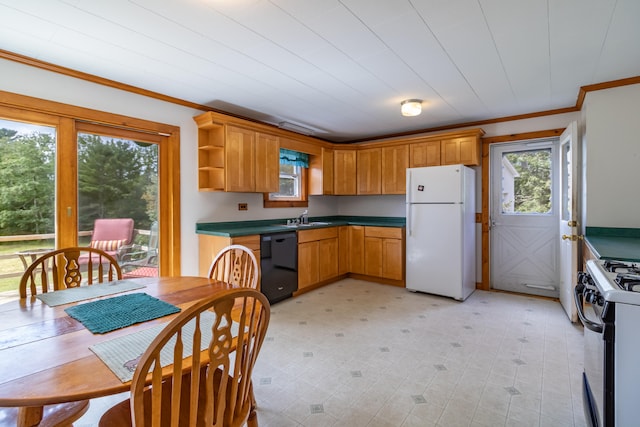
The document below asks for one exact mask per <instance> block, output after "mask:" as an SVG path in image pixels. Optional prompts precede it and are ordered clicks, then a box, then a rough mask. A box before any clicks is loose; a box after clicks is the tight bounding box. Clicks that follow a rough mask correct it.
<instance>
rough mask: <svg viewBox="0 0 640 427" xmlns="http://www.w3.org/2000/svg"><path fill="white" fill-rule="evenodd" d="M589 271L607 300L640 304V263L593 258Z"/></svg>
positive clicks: (589, 262)
mask: <svg viewBox="0 0 640 427" xmlns="http://www.w3.org/2000/svg"><path fill="white" fill-rule="evenodd" d="M587 271H588V272H589V274H590V275H591V277H592V278H593V281H594V284H595V286H596V287H597V288H598V291H599V292H600V294H601V295H602V297H603V298H604V300H605V301H610V302H617V303H622V304H632V305H640V263H634V262H629V261H613V260H591V261H587Z"/></svg>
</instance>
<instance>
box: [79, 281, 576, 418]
mask: <svg viewBox="0 0 640 427" xmlns="http://www.w3.org/2000/svg"><path fill="white" fill-rule="evenodd" d="M581 372H582V328H581V327H580V326H576V325H572V324H571V323H570V322H569V320H568V319H567V317H566V315H565V314H564V312H563V311H562V308H561V307H560V305H559V304H558V303H556V302H553V301H549V300H543V299H538V298H533V297H527V296H518V295H511V294H505V293H497V292H483V291H476V292H474V293H473V294H472V295H471V296H470V297H469V298H468V299H467V300H466V301H465V302H463V303H460V302H457V301H454V300H451V299H448V298H442V297H437V296H431V295H426V294H419V293H417V294H416V293H411V292H408V291H406V290H405V289H400V288H396V287H392V286H385V285H378V284H375V283H369V282H363V281H358V280H353V279H346V280H343V281H340V282H338V283H334V284H332V285H329V286H326V287H324V288H321V289H317V290H315V291H312V292H309V293H307V294H304V295H302V296H299V297H297V298H294V299H289V300H286V301H283V302H281V303H278V304H274V305H273V307H272V317H271V324H270V326H269V333H268V336H267V339H266V341H265V343H264V346H263V348H262V351H261V353H260V357H259V359H258V362H257V365H256V368H255V371H254V375H253V380H254V387H255V393H256V398H257V401H258V406H259V409H258V420H259V424H260V426H262V427H287V426H348V427H357V426H374V427H378V426H380V427H381V426H407V427H408V426H416V427H417V426H420V427H428V426H441V427H455V426H491V427H493V426H540V427H543V426H544V427H547V426H563V427H564V426H584V425H585V422H584V417H583V412H582V399H581V394H580V393H581V390H580V378H581ZM125 397H126V395H121V396H117V397H112V398H104V399H96V400H94V401H92V406H91V408H90V410H89V412H88V413H87V414H86V415H85V416H84V417H83V418H82V419H80V420H79V421H78V422H77V423H76V424H75V425H76V427H93V426H95V425H97V420H98V419H99V417H100V414H101V413H102V412H103V411H104V410H105V409H106V408H108V407H109V406H110V405H111V404H113V403H115V402H116V401H119V400H121V399H123V398H125Z"/></svg>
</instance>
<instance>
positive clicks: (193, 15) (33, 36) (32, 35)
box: [0, 0, 640, 141]
mask: <svg viewBox="0 0 640 427" xmlns="http://www.w3.org/2000/svg"><path fill="white" fill-rule="evenodd" d="M0 17H2V26H1V27H0V48H1V49H4V50H8V51H11V52H14V53H19V54H22V55H26V56H29V57H32V58H36V59H39V60H42V61H46V62H50V63H53V64H56V65H60V66H64V67H68V68H71V69H75V70H79V71H83V72H85V73H89V74H94V75H96V76H100V77H103V78H107V79H111V80H115V81H118V82H121V83H126V84H129V85H133V86H137V87H140V88H143V89H146V90H150V91H154V92H158V93H162V94H165V95H169V96H172V97H176V98H179V99H183V100H186V101H190V102H193V103H197V104H202V105H207V106H210V107H212V108H214V109H217V110H222V111H227V112H230V113H233V114H239V115H242V116H245V117H250V118H253V119H257V120H261V121H265V122H268V123H274V124H277V123H279V122H282V121H288V122H291V123H295V124H300V125H303V126H306V127H308V128H311V129H313V130H314V131H315V136H318V137H320V138H324V139H327V140H331V141H349V140H354V139H362V138H368V137H372V136H380V135H388V134H394V133H401V132H409V131H415V130H419V129H428V128H433V127H438V126H445V125H451V124H456V123H467V122H472V121H478V120H485V119H492V118H498V117H505V116H511V115H520V114H526V113H532V112H539V111H546V110H553V109H557V108H565V107H573V106H575V105H576V99H577V96H578V92H579V89H580V87H581V86H584V85H590V84H594V83H600V82H606V81H611V80H617V79H621V78H626V77H633V76H638V75H640V50H639V49H640V25H639V22H640V1H639V0H91V1H87V0H0ZM407 98H420V99H424V101H425V102H424V108H423V114H422V115H421V116H418V117H402V116H401V115H400V112H399V109H400V108H399V107H400V102H401V101H402V100H403V99H407Z"/></svg>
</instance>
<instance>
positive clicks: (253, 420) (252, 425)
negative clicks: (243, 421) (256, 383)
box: [247, 381, 258, 427]
mask: <svg viewBox="0 0 640 427" xmlns="http://www.w3.org/2000/svg"><path fill="white" fill-rule="evenodd" d="M249 387H250V389H249V394H251V411H250V412H249V418H248V419H247V427H258V413H257V412H256V408H257V407H258V403H257V402H256V395H255V394H254V393H253V381H251V384H250V385H249Z"/></svg>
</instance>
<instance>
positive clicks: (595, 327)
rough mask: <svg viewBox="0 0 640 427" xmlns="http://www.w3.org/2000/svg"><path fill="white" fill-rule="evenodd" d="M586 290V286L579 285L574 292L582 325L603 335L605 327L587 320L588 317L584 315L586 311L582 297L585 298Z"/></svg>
mask: <svg viewBox="0 0 640 427" xmlns="http://www.w3.org/2000/svg"><path fill="white" fill-rule="evenodd" d="M585 289H586V286H585V285H583V284H582V283H579V284H578V285H576V287H575V288H574V290H573V297H574V299H575V302H576V308H577V311H578V317H579V318H580V320H581V321H582V324H583V325H584V326H585V327H587V329H589V330H591V331H593V332H597V333H599V334H601V333H602V331H603V330H604V328H603V325H602V324H600V323H596V322H593V321H591V320H589V319H587V316H585V315H584V310H583V308H582V304H583V302H582V297H583V296H584V290H585Z"/></svg>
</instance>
